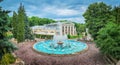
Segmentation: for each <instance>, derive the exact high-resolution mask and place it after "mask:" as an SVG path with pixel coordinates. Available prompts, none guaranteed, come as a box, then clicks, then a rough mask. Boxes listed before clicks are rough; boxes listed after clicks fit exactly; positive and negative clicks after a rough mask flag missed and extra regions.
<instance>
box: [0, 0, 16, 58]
mask: <svg viewBox="0 0 120 65" xmlns="http://www.w3.org/2000/svg"><path fill="white" fill-rule="evenodd" d="M0 2H1V1H0ZM9 12H10V11H6V10H3V9H2V8H1V7H0V60H1V58H2V56H3V55H4V54H5V53H10V52H12V51H14V50H15V49H16V47H15V46H14V45H13V44H12V43H11V42H9V41H8V39H9V38H8V37H7V34H6V33H7V32H8V31H9V30H10V27H9V24H10V20H9V16H8V13H9Z"/></svg>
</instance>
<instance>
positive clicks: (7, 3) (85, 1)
mask: <svg viewBox="0 0 120 65" xmlns="http://www.w3.org/2000/svg"><path fill="white" fill-rule="evenodd" d="M95 2H104V3H106V4H107V5H111V6H118V5H120V0H4V1H2V2H1V3H0V6H1V7H2V8H3V9H5V10H10V11H16V12H17V10H18V8H19V6H20V3H22V4H23V5H24V7H25V10H26V13H27V16H29V17H31V16H38V17H40V18H50V19H54V20H58V21H59V20H69V21H73V22H77V23H85V21H84V20H85V19H84V17H83V16H82V15H83V14H84V12H85V11H86V10H87V7H88V6H89V5H90V4H92V3H95ZM12 14H13V12H11V13H10V14H9V15H10V16H12Z"/></svg>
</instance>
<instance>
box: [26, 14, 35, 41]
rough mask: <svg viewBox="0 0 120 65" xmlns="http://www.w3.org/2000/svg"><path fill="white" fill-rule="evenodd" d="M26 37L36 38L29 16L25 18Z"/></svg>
mask: <svg viewBox="0 0 120 65" xmlns="http://www.w3.org/2000/svg"><path fill="white" fill-rule="evenodd" d="M25 39H29V40H34V36H33V33H32V30H31V29H30V26H29V22H28V18H27V16H26V18H25Z"/></svg>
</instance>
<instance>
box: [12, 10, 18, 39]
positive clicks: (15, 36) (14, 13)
mask: <svg viewBox="0 0 120 65" xmlns="http://www.w3.org/2000/svg"><path fill="white" fill-rule="evenodd" d="M17 24H18V22H17V13H16V12H15V11H14V12H13V17H12V33H13V36H14V38H17V30H18V29H17Z"/></svg>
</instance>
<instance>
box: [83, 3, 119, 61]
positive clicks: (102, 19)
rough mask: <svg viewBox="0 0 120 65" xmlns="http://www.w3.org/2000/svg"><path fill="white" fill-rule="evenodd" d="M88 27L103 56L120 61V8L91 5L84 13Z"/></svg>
mask: <svg viewBox="0 0 120 65" xmlns="http://www.w3.org/2000/svg"><path fill="white" fill-rule="evenodd" d="M84 17H85V19H86V21H85V22H86V24H87V27H88V28H89V32H90V33H91V34H92V36H93V38H94V40H95V42H96V45H97V47H99V48H100V51H101V52H102V53H103V54H106V55H110V56H112V57H113V58H115V59H118V60H120V50H119V49H120V18H119V17H120V6H118V7H114V8H113V9H111V7H110V6H107V5H106V4H104V3H103V2H101V3H93V4H91V5H90V6H89V7H88V9H87V11H86V12H85V13H84Z"/></svg>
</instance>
